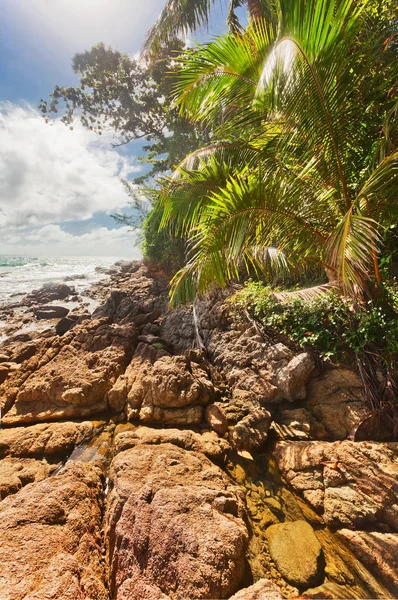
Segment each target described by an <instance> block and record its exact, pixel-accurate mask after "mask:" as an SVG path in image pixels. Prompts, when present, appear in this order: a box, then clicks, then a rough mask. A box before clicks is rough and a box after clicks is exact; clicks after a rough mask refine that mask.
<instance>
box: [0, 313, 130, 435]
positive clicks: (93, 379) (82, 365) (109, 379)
mask: <svg viewBox="0 0 398 600" xmlns="http://www.w3.org/2000/svg"><path fill="white" fill-rule="evenodd" d="M134 345H135V330H134V328H133V326H131V325H123V326H122V325H110V324H109V323H108V322H106V321H105V320H100V319H97V320H93V321H90V322H87V323H82V324H81V325H79V326H76V327H75V328H74V329H73V330H72V331H70V332H69V333H68V334H66V335H64V336H62V337H58V336H52V337H50V338H48V339H45V340H43V341H42V342H41V344H36V353H35V355H34V356H33V357H32V358H31V359H29V360H27V361H25V362H24V364H23V365H22V367H21V369H19V371H18V372H16V373H13V374H12V375H10V376H9V377H8V378H7V380H6V382H5V383H4V384H3V386H1V387H0V397H2V396H3V397H4V398H5V409H6V410H5V412H6V414H5V416H4V418H3V422H4V423H7V424H15V423H34V422H38V421H46V420H54V419H60V418H71V417H84V416H89V415H95V414H100V413H102V412H104V411H105V410H107V407H108V405H107V398H106V395H107V392H108V391H109V390H110V389H111V388H112V386H113V384H114V383H115V381H116V379H117V377H118V376H119V375H121V373H122V372H123V371H124V369H125V366H126V363H127V362H128V360H129V358H130V356H131V353H132V350H133V348H134Z"/></svg>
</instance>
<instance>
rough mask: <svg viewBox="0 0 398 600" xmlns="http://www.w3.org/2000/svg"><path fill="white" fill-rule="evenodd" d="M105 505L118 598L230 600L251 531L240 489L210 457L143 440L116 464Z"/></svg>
mask: <svg viewBox="0 0 398 600" xmlns="http://www.w3.org/2000/svg"><path fill="white" fill-rule="evenodd" d="M111 480H112V485H113V489H112V491H111V493H110V497H109V504H108V511H107V537H108V540H109V545H110V548H109V552H110V574H111V585H110V589H111V594H112V597H113V598H115V600H124V599H126V600H127V599H129V600H138V599H140V600H152V599H153V598H161V597H162V595H161V594H165V595H166V596H168V597H169V598H171V599H172V600H183V599H184V600H185V599H186V598H198V599H200V598H203V599H205V598H214V599H217V598H227V597H229V596H230V595H232V594H233V593H234V592H235V591H236V590H237V589H238V587H239V584H240V583H241V581H242V578H243V574H244V570H245V551H246V547H247V543H248V538H249V534H248V531H247V527H246V525H245V522H244V520H243V519H244V514H245V511H244V502H243V499H242V496H241V493H240V492H239V490H238V488H236V487H234V486H233V485H231V483H230V481H229V479H228V477H227V476H226V475H225V474H224V473H223V472H222V471H221V470H220V469H219V468H218V467H216V466H215V465H213V464H212V463H211V462H210V461H209V460H208V459H207V458H206V457H205V456H203V455H202V454H200V453H196V452H187V451H186V450H183V449H181V448H177V447H176V446H174V445H171V444H161V445H144V444H142V445H140V446H136V447H135V448H132V449H130V450H126V451H124V452H121V453H120V454H118V455H117V456H116V457H115V458H114V460H113V463H112V467H111Z"/></svg>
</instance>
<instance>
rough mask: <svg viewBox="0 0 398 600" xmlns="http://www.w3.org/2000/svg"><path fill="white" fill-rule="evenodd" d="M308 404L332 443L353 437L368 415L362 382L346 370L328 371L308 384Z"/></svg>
mask: <svg viewBox="0 0 398 600" xmlns="http://www.w3.org/2000/svg"><path fill="white" fill-rule="evenodd" d="M307 401H308V406H309V407H310V409H311V411H312V412H313V415H314V417H315V418H316V419H317V421H319V422H320V423H321V424H322V425H323V426H324V427H325V429H326V431H327V432H328V434H329V439H332V440H342V439H344V438H346V437H348V436H349V435H350V434H352V433H353V432H354V430H355V428H356V427H357V426H358V424H359V423H360V422H361V421H362V420H363V419H364V418H365V417H366V415H367V414H368V412H369V409H368V408H367V405H366V401H365V397H364V392H363V386H362V382H361V380H360V379H359V377H358V376H357V375H356V374H355V373H354V372H353V371H351V370H349V369H345V368H336V369H328V370H327V371H326V372H325V373H323V374H322V375H320V376H318V377H314V378H313V379H312V380H311V381H310V382H309V384H308V388H307Z"/></svg>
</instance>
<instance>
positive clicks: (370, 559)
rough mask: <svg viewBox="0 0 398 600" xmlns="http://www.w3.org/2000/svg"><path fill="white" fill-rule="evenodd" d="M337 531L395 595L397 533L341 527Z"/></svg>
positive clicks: (396, 590) (396, 585) (397, 552)
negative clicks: (352, 529) (351, 529)
mask: <svg viewBox="0 0 398 600" xmlns="http://www.w3.org/2000/svg"><path fill="white" fill-rule="evenodd" d="M338 533H339V535H340V536H342V537H343V539H344V540H345V542H346V543H347V544H348V546H349V548H351V550H352V551H353V552H354V554H355V555H356V556H357V557H358V558H359V559H360V561H361V562H362V563H363V564H364V565H365V566H366V567H367V568H368V569H369V570H370V572H371V573H373V575H374V576H375V577H376V579H377V580H378V581H380V580H381V581H382V582H383V583H384V584H385V585H386V586H387V587H388V588H389V589H390V591H391V592H392V593H393V594H394V597H397V596H398V578H397V573H398V534H397V533H381V532H378V531H350V530H349V529H341V530H340V531H339V532H338Z"/></svg>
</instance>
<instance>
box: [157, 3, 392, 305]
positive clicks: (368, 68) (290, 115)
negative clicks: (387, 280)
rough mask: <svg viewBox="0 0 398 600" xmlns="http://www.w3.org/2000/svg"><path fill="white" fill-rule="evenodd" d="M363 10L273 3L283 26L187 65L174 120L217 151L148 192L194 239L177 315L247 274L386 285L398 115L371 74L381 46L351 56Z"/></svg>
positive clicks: (239, 35) (375, 43)
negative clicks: (383, 261)
mask: <svg viewBox="0 0 398 600" xmlns="http://www.w3.org/2000/svg"><path fill="white" fill-rule="evenodd" d="M364 4H365V3H362V2H358V0H328V1H325V0H295V2H291V0H280V2H279V10H280V13H279V14H280V21H279V23H278V25H275V24H273V23H270V22H266V21H260V20H257V22H256V23H255V24H253V25H252V26H249V28H248V29H247V30H246V31H245V32H234V33H230V34H229V35H226V36H224V37H221V38H218V39H217V40H215V41H214V42H212V43H210V44H207V45H205V46H202V47H200V48H199V50H193V51H190V52H189V53H188V54H187V55H186V57H185V58H184V59H183V62H182V71H181V76H180V82H179V84H178V86H177V88H176V95H177V101H178V103H179V105H180V110H181V113H182V114H183V115H185V116H186V117H188V118H190V119H192V120H195V121H199V122H203V123H205V124H206V125H207V127H208V128H209V129H210V130H211V132H212V136H213V139H214V143H213V144H212V145H211V146H209V147H206V148H203V149H201V150H199V151H196V152H195V153H193V154H191V155H189V156H188V157H187V158H186V159H185V160H184V161H183V162H182V163H181V164H180V165H179V166H178V167H177V169H176V171H175V173H174V174H173V176H172V177H165V178H164V179H163V181H162V186H161V188H160V190H159V191H156V192H155V195H156V197H157V200H158V206H159V207H160V208H161V209H162V210H163V220H162V226H163V227H166V226H170V227H172V228H173V230H174V232H175V233H176V234H178V235H181V236H183V237H185V238H186V239H189V244H188V258H187V264H186V266H185V267H184V268H183V269H182V270H181V271H179V272H178V273H177V275H176V276H175V277H174V279H173V281H172V292H171V294H172V303H174V304H176V303H179V302H183V301H187V300H190V299H193V298H194V297H195V295H196V294H197V293H203V292H204V291H205V290H206V289H208V287H209V286H211V285H213V284H214V283H218V284H219V285H225V284H226V283H227V282H228V281H229V280H231V279H232V278H234V277H236V276H238V274H239V271H240V269H241V268H242V265H245V264H246V265H250V266H251V267H253V266H254V268H256V269H261V270H263V271H264V270H265V271H272V270H273V269H283V268H288V267H289V266H292V265H293V266H294V267H296V268H303V267H304V265H306V264H307V265H308V264H317V265H321V266H322V267H323V268H324V270H325V271H326V273H327V275H328V276H329V279H330V280H331V281H332V282H333V283H334V284H335V285H338V286H339V287H340V288H341V289H342V291H343V292H345V293H356V292H358V291H360V292H361V293H371V291H372V287H373V286H374V285H376V286H377V285H378V284H379V283H380V272H379V267H378V252H379V248H380V238H381V234H382V231H383V227H384V226H385V225H387V224H389V223H391V222H396V218H397V212H398V209H397V202H396V197H397V187H398V152H397V148H396V147H391V143H390V142H388V140H390V141H391V136H389V135H388V131H389V130H390V129H392V128H393V127H394V126H396V116H397V112H398V103H396V101H395V104H394V99H393V98H391V99H390V100H389V101H388V90H389V89H390V88H391V81H389V80H388V78H387V79H386V78H385V77H384V75H385V74H384V73H383V72H381V73H380V72H379V69H377V68H376V67H375V65H377V58H378V54H379V53H380V48H379V42H380V40H379V39H377V36H376V37H375V39H373V40H372V39H370V40H369V41H368V44H367V45H366V46H364V45H360V46H359V45H358V44H357V40H358V35H359V33H360V31H361V26H362V21H361V19H362V11H363V7H364ZM364 90H365V91H364ZM378 98H383V100H385V106H386V111H385V115H384V116H385V119H384V121H383V119H382V116H383V115H377V116H378V122H377V123H376V119H375V115H374V114H373V113H372V107H373V106H374V105H375V103H376V100H377V99H378ZM378 106H380V105H378ZM382 132H384V133H387V135H382ZM386 148H388V151H386Z"/></svg>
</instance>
